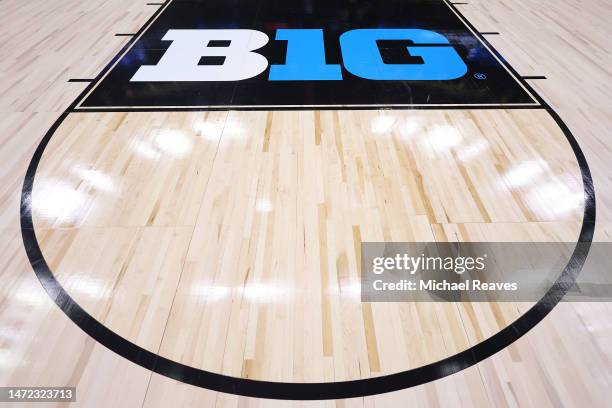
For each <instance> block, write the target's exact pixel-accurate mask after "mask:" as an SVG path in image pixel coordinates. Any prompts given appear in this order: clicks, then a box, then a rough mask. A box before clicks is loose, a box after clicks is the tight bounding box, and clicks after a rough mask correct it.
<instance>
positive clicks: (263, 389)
mask: <svg viewBox="0 0 612 408" xmlns="http://www.w3.org/2000/svg"><path fill="white" fill-rule="evenodd" d="M444 1H445V2H447V4H449V6H450V7H451V8H452V9H453V10H454V11H455V13H456V14H457V15H458V16H459V18H460V19H462V20H463V22H464V23H465V24H466V25H467V26H468V27H470V28H471V29H472V31H474V32H475V34H476V35H477V36H478V37H479V39H480V40H481V41H482V42H483V43H485V44H486V45H487V46H488V47H489V49H490V50H491V52H493V53H494V54H495V55H496V56H497V57H498V58H499V59H500V60H501V61H502V63H503V64H504V65H505V66H506V68H508V69H509V70H510V71H511V72H512V73H513V74H514V75H515V76H516V77H517V78H519V80H520V81H521V82H522V83H523V85H524V86H525V87H526V88H527V89H528V90H529V91H530V92H531V93H532V95H533V96H534V97H535V98H536V99H537V100H538V101H539V102H540V104H541V107H540V108H543V109H545V110H546V111H547V112H548V113H549V114H550V116H551V117H552V119H553V120H554V121H555V122H556V123H557V125H558V126H559V128H560V129H561V131H562V132H563V133H564V135H565V137H566V138H567V141H568V142H569V144H570V147H571V148H572V150H573V152H574V154H575V156H576V160H577V162H578V165H579V167H580V171H581V176H582V183H583V189H584V215H583V220H582V227H581V230H580V234H579V238H578V243H579V245H577V247H576V249H575V250H574V252H573V253H572V257H571V259H570V261H569V263H568V264H567V266H566V267H565V268H564V269H563V271H562V273H561V274H560V276H559V278H558V279H557V281H556V282H555V283H554V284H553V286H552V287H551V289H550V290H549V291H548V292H547V293H546V295H545V296H544V297H543V298H542V299H540V301H539V302H538V303H537V304H535V305H534V306H533V307H532V308H530V309H529V310H528V311H527V312H525V313H524V314H523V315H522V316H520V317H519V318H518V319H517V320H516V321H514V322H513V323H512V324H510V325H509V326H507V327H505V328H504V329H502V330H501V331H499V332H498V333H496V334H495V335H493V336H491V337H489V338H487V339H486V340H484V341H482V342H480V343H478V344H476V345H474V346H472V347H471V348H469V349H467V350H464V351H462V352H460V353H457V354H455V355H452V356H449V357H447V358H445V359H442V360H440V361H437V362H434V363H430V364H427V365H425V366H421V367H418V368H414V369H411V370H407V371H403V372H400V373H396V374H390V375H385V376H379V377H373V378H367V379H360V380H352V381H340V382H326V383H283V382H270V381H259V380H252V379H244V378H237V377H230V376H226V375H222V374H217V373H213V372H209V371H204V370H200V369H197V368H194V367H190V366H187V365H184V364H181V363H177V362H175V361H172V360H169V359H167V358H165V357H162V356H159V355H157V354H155V353H152V352H150V351H148V350H145V349H143V348H142V347H140V346H138V345H136V344H134V343H132V342H130V341H128V340H126V339H124V338H123V337H121V336H119V335H118V334H116V333H114V332H113V331H111V330H110V329H108V328H107V327H105V326H104V325H103V324H102V323H100V322H98V321H97V320H96V319H95V318H93V317H92V316H91V315H89V314H88V313H87V312H86V311H85V310H84V309H83V308H82V307H81V306H79V305H78V304H77V303H76V302H75V301H74V299H72V298H71V297H70V295H69V294H68V293H67V292H66V291H65V290H64V288H63V287H62V286H61V285H60V284H59V282H58V281H57V280H56V278H55V276H54V275H53V272H52V271H51V270H50V269H49V266H48V265H47V263H46V261H45V259H44V257H43V254H42V251H41V249H40V246H39V243H38V241H37V238H36V233H35V231H34V226H33V220H32V212H31V199H32V188H33V185H34V179H35V176H36V170H37V168H38V165H39V162H40V160H41V158H42V155H43V152H44V150H45V148H46V147H47V145H48V143H49V141H50V140H51V137H52V136H53V134H54V133H55V131H56V130H57V128H58V127H59V126H60V125H61V124H62V122H63V121H64V120H65V118H66V117H67V116H68V115H69V114H70V113H71V112H74V107H75V106H76V104H77V102H78V101H79V100H80V99H81V98H82V97H83V95H85V94H86V93H87V92H88V91H89V89H90V88H91V87H92V86H93V85H94V83H93V82H92V83H91V84H89V85H88V86H87V87H86V89H85V90H84V91H83V92H82V93H81V95H79V97H78V98H77V99H76V100H75V101H74V102H73V103H72V104H71V105H70V107H69V108H68V109H66V110H65V111H64V112H63V113H62V115H61V116H60V117H59V118H58V119H57V120H56V121H55V123H54V124H53V126H52V127H51V128H50V129H49V130H48V131H47V133H46V134H45V136H44V137H43V139H42V141H41V142H40V144H39V145H38V147H37V148H36V151H35V152H34V155H33V157H32V160H31V161H30V164H29V166H28V169H27V171H26V175H25V179H24V183H23V188H22V193H21V209H20V221H21V233H22V239H23V243H24V247H25V250H26V253H27V256H28V259H29V261H30V264H31V265H32V268H33V270H34V272H35V273H36V276H37V277H38V279H39V280H40V282H41V284H42V286H43V288H44V289H45V291H46V292H47V294H48V295H49V297H50V298H51V299H52V300H53V301H54V302H55V303H56V304H57V306H58V307H59V308H60V309H61V310H62V311H63V312H64V313H65V314H66V315H67V316H68V317H69V318H70V319H71V320H72V321H73V322H74V323H75V324H76V325H77V326H79V327H80V328H81V329H82V330H83V331H84V332H85V333H87V334H88V335H89V336H91V337H92V338H94V339H95V340H96V341H97V342H99V343H100V344H102V345H104V346H105V347H107V348H108V349H110V350H111V351H113V352H115V353H117V354H119V355H121V356H122V357H124V358H126V359H128V360H130V361H132V362H133V363H135V364H138V365H140V366H141V367H143V368H146V369H148V370H151V371H153V372H156V373H158V374H161V375H164V376H166V377H169V378H172V379H174V380H177V381H182V382H184V383H187V384H191V385H195V386H198V387H202V388H207V389H210V390H214V391H219V392H224V393H230V394H236V395H242V396H249V397H257V398H273V399H287V400H322V399H339V398H353V397H363V396H368V395H375V394H381V393H386V392H392V391H398V390H401V389H405V388H409V387H414V386H417V385H421V384H425V383H427V382H430V381H434V380H437V379H440V378H443V377H446V376H448V375H451V374H454V373H457V372H459V371H461V370H463V369H466V368H468V367H471V366H473V365H474V364H476V363H478V362H480V361H482V360H484V359H486V358H488V357H490V356H492V355H493V354H495V353H497V352H498V351H500V350H502V349H504V348H505V347H507V346H509V345H510V344H512V343H513V342H514V341H516V340H518V339H519V338H520V337H522V336H523V335H524V334H526V333H527V332H528V331H529V330H531V329H532V328H533V327H535V326H536V325H537V324H538V323H539V322H540V321H541V320H542V319H544V317H546V316H547V315H548V313H550V312H551V311H552V309H553V308H554V307H555V306H556V305H557V303H559V302H560V301H561V299H562V298H563V296H564V295H565V294H566V292H567V290H568V289H569V288H570V287H571V285H572V284H573V283H574V282H575V280H576V277H577V275H578V274H579V273H580V270H581V268H582V266H583V264H584V262H585V260H586V257H587V255H588V252H589V249H590V244H591V242H592V239H593V234H594V229H595V218H596V203H595V189H594V185H593V180H592V176H591V172H590V169H589V166H588V164H587V161H586V158H585V156H584V154H583V152H582V150H581V149H580V147H579V145H578V142H577V141H576V139H575V138H574V136H573V135H572V133H571V132H570V130H569V129H568V127H567V126H566V125H565V123H563V121H562V120H561V118H560V117H559V115H558V114H557V113H556V112H555V111H554V110H553V109H552V108H551V107H550V106H549V105H548V104H547V103H546V102H545V101H544V100H543V99H542V98H541V97H540V96H539V95H538V94H537V93H536V92H535V91H534V90H533V89H532V88H531V87H530V86H529V84H528V83H527V82H525V81H524V80H523V79H522V78H521V77H520V76H519V75H518V74H517V73H516V71H514V69H512V67H510V65H509V64H508V63H507V62H506V61H505V59H503V58H502V57H501V56H500V55H499V53H498V52H497V51H496V50H495V49H494V48H493V47H492V46H491V45H490V44H489V43H488V42H487V41H486V40H485V39H484V38H483V37H482V36H481V35H479V34H478V33H477V31H476V30H474V28H473V26H472V25H471V24H470V23H469V22H468V21H467V20H465V18H464V17H463V16H462V15H461V14H460V13H459V11H458V10H457V9H456V7H454V5H452V4H450V3H448V0H444ZM164 8H165V7H160V9H158V10H157V12H156V13H155V14H154V15H153V16H152V17H151V19H149V21H148V22H147V24H145V25H144V26H143V27H142V28H141V29H140V30H139V33H140V32H142V31H143V30H144V29H145V28H146V27H147V26H148V25H149V23H150V22H151V21H152V20H153V19H154V18H156V17H157V15H158V14H159V13H161V12H162V11H163V9H164ZM134 38H136V37H134ZM129 45H130V43H128V44H126V45H125V46H124V48H123V50H124V49H125V48H126V47H128V46H129ZM123 50H122V51H121V52H120V53H119V54H117V56H116V57H115V58H113V61H111V63H109V66H110V65H111V64H112V63H113V62H114V61H115V60H116V59H117V58H118V57H119V56H120V55H121V54H122V52H123ZM104 72H105V70H103V71H102V72H101V73H100V74H99V75H98V77H97V78H96V80H98V79H99V78H100V77H101V75H103V74H104ZM536 108H537V107H536ZM440 109H444V108H443V107H442V108H440ZM466 109H473V108H472V107H466ZM502 109H511V108H508V107H506V108H502Z"/></svg>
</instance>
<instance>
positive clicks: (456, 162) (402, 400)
mask: <svg viewBox="0 0 612 408" xmlns="http://www.w3.org/2000/svg"><path fill="white" fill-rule="evenodd" d="M588 5H589V7H578V6H576V5H574V4H573V3H570V2H567V1H563V2H560V3H559V2H535V1H533V0H520V1H514V2H512V3H511V4H508V3H504V2H500V1H497V0H496V1H492V2H491V1H489V2H483V1H482V0H480V1H479V0H477V1H472V2H470V3H469V4H467V5H461V6H458V7H461V11H462V12H464V13H465V15H466V16H467V17H468V18H469V19H470V21H472V23H473V24H474V25H475V26H476V27H477V28H478V29H480V30H481V31H488V30H491V31H499V32H501V33H502V35H501V36H499V37H495V38H491V39H490V41H491V42H492V43H493V45H495V46H496V47H497V49H498V50H499V51H500V52H501V53H502V55H504V56H505V57H506V58H507V59H508V60H509V62H510V63H511V64H512V65H513V66H514V67H515V68H516V69H517V71H518V72H519V73H520V74H522V75H546V77H547V79H546V80H531V83H532V84H533V86H534V87H535V88H536V90H538V92H539V93H540V94H541V96H543V97H544V98H545V99H546V100H547V102H548V103H550V104H551V106H553V107H554V108H555V109H556V110H557V112H558V113H559V115H560V116H561V117H562V118H563V120H564V121H565V122H566V123H567V125H568V126H569V128H570V129H571V131H572V133H573V134H574V136H575V137H576V139H577V140H578V142H579V144H580V146H581V148H582V150H583V151H584V152H585V155H586V158H587V161H588V163H589V166H590V168H591V171H592V173H593V179H594V183H595V188H596V192H597V200H598V201H597V226H596V230H595V237H596V240H598V241H609V240H610V233H611V229H610V221H611V220H612V216H611V214H610V209H611V203H610V200H609V198H608V194H607V193H608V192H609V191H612V185H610V178H609V175H610V164H609V163H610V157H612V152H611V151H610V147H609V145H610V141H609V136H608V133H609V132H608V129H609V128H610V126H609V125H610V124H611V122H612V103H611V102H610V100H609V98H608V97H607V95H609V94H610V92H611V91H612V90H610V89H609V88H610V84H611V83H612V81H610V78H611V76H612V73H611V72H610V68H609V67H610V66H611V65H610V63H611V62H612V60H611V57H610V53H609V52H607V51H606V49H607V45H608V43H609V38H610V34H612V33H611V31H612V29H610V28H609V25H608V24H606V21H609V17H611V16H612V10H611V7H610V5H609V4H608V3H607V2H605V1H596V0H592V1H589V2H588ZM3 6H4V7H3V9H4V11H5V12H4V13H2V15H0V26H1V27H2V30H0V56H1V57H2V58H0V69H1V70H2V73H3V75H2V77H1V79H0V110H1V111H2V114H3V119H2V121H0V130H2V132H0V159H1V161H2V163H3V165H2V167H1V169H0V179H1V180H2V183H1V184H0V242H2V243H4V244H5V245H3V246H2V247H1V248H0V276H1V277H2V278H3V283H4V284H3V285H2V286H1V287H0V367H1V369H0V385H22V386H23V385H27V386H35V385H62V386H63V385H74V386H76V387H77V402H76V403H74V404H72V406H75V405H77V406H138V405H140V406H145V407H153V406H169V405H177V406H183V405H184V406H219V407H226V406H227V407H257V406H266V407H267V406H337V407H353V406H354V407H383V406H384V407H387V406H389V407H395V406H406V405H407V403H408V404H411V405H418V406H421V405H422V406H537V407H544V406H560V405H567V406H606V405H607V404H608V395H609V393H610V391H611V390H612V386H611V384H612V363H611V361H610V359H611V358H612V351H611V350H610V348H609V346H608V343H609V340H610V338H611V337H612V323H611V322H612V319H610V318H609V316H610V312H611V311H612V309H611V306H610V304H609V303H561V304H559V305H558V306H557V307H556V308H555V309H554V310H553V312H552V313H551V314H550V315H549V316H548V317H547V318H545V319H544V320H543V321H542V322H541V323H540V324H538V325H537V326H536V327H535V328H534V329H532V330H531V331H530V332H529V333H527V334H526V335H525V336H524V337H522V338H521V339H519V340H517V341H516V342H514V343H513V344H512V345H510V346H509V347H507V348H505V349H504V350H502V351H500V352H498V353H497V354H495V355H494V356H492V357H490V358H488V359H486V360H484V361H482V362H480V363H479V364H477V365H475V366H472V367H469V368H467V369H465V370H463V371H460V372H459V373H457V374H454V375H452V376H449V377H445V378H442V379H440V380H437V381H435V382H430V383H427V384H425V385H422V386H418V387H413V388H409V389H405V390H401V391H396V392H392V393H388V394H381V395H375V396H370V397H363V398H354V399H346V400H327V401H281V400H266V399H257V398H250V397H240V396H236V395H231V394H224V393H218V392H215V391H210V390H206V389H202V388H198V387H195V386H191V385H188V384H185V383H182V382H178V381H176V380H172V379H169V378H167V377H164V376H162V375H159V374H156V373H153V372H151V371H149V370H146V369H145V368H142V367H140V366H138V365H136V364H134V363H132V362H130V361H128V360H126V359H124V358H123V357H121V356H119V355H117V354H115V353H114V352H112V351H110V350H108V349H107V348H105V347H104V346H102V345H100V344H99V343H98V342H96V341H95V340H94V339H92V338H91V337H89V336H87V335H86V334H85V333H83V332H82V331H81V330H80V329H79V328H78V327H77V326H76V325H75V324H74V323H73V322H72V321H70V320H69V319H68V318H67V317H66V315H65V314H64V313H63V312H62V311H61V310H60V309H59V308H58V307H57V306H56V305H55V304H54V303H53V301H52V300H51V299H50V298H49V296H48V295H47V293H45V291H44V290H43V288H42V287H41V285H40V283H39V281H38V280H37V278H36V275H35V274H34V272H33V271H32V266H31V265H30V263H29V262H28V259H27V257H26V254H25V251H24V249H23V243H22V240H21V231H20V225H19V221H20V219H19V200H20V193H21V185H22V181H23V176H24V174H25V171H26V168H27V166H28V163H29V161H30V158H31V157H32V154H33V152H34V149H35V148H36V146H37V145H38V142H39V141H40V140H41V139H42V137H43V136H44V134H45V132H46V131H47V130H48V129H49V128H50V127H51V125H52V124H53V122H54V121H55V120H56V119H57V117H59V116H60V114H61V113H62V111H63V110H64V109H65V108H66V107H67V106H68V105H69V104H70V103H71V102H72V101H73V100H74V99H75V98H76V96H77V95H78V94H79V93H80V92H81V91H82V89H83V88H84V86H85V84H83V83H68V82H67V80H68V79H69V78H92V77H94V76H95V75H96V74H97V72H99V71H100V70H101V69H102V67H103V66H104V65H106V63H107V62H108V61H109V60H110V59H111V58H112V57H113V56H114V55H115V54H117V52H118V51H119V49H120V48H121V46H122V45H123V43H124V42H125V41H126V39H125V38H121V37H114V36H113V34H114V33H116V32H135V31H136V30H137V29H138V28H139V27H140V26H141V25H142V24H144V22H145V21H146V20H147V19H148V18H149V16H150V15H151V14H152V13H153V12H154V11H155V9H156V6H151V5H146V4H145V3H144V2H143V3H134V2H125V1H116V0H91V1H89V2H79V1H62V2H55V1H54V2H42V1H32V2H19V1H13V0H9V1H6V2H4V3H3ZM583 21H588V22H589V24H584V23H583ZM570 22H575V24H571V23H570ZM59 27H61V29H60V28H59ZM534 39H535V40H534ZM582 188H583V186H582V180H581V173H580V169H579V166H578V164H577V162H576V158H575V155H574V153H573V151H572V149H571V148H570V146H569V144H568V142H567V140H566V138H565V136H564V135H563V132H562V131H561V130H560V129H559V127H558V126H557V124H556V123H555V121H554V120H553V119H552V118H551V117H550V115H549V114H548V113H547V112H546V111H544V110H541V109H534V110H527V109H522V110H474V111H468V110H446V111H435V110H432V111H427V110H401V111H400V110H396V111H319V112H315V111H294V112H268V111H259V112H236V111H230V112H163V113H159V112H158V113H152V112H130V113H127V112H108V113H70V114H69V115H68V117H67V119H66V120H65V121H64V122H63V123H62V124H61V125H60V127H59V128H58V130H57V131H56V132H55V134H54V135H53V137H52V139H51V141H50V143H49V145H48V146H47V148H46V149H45V152H44V155H43V157H42V159H41V161H40V164H39V168H38V171H37V175H36V181H35V185H34V188H33V195H32V197H31V205H32V211H33V221H34V228H35V233H36V235H37V237H38V241H39V244H40V248H41V251H42V253H43V255H44V257H45V259H46V260H47V263H48V264H49V267H50V269H51V270H52V271H53V272H54V274H55V275H56V277H57V279H58V281H59V282H60V284H61V285H62V286H63V287H64V288H65V289H66V291H67V292H68V293H69V294H70V295H71V296H72V297H73V299H74V300H75V301H76V302H77V303H78V304H79V305H81V306H82V307H83V308H84V309H85V310H86V311H87V312H88V313H89V314H91V315H92V316H93V317H94V318H95V319H97V320H98V321H100V322H101V323H103V324H104V325H106V326H107V327H109V328H110V329H111V330H112V331H114V332H116V333H117V334H119V335H120V336H122V337H123V338H125V339H127V340H129V341H131V342H133V343H135V344H137V345H138V346H140V347H142V348H144V349H146V350H149V351H152V352H154V353H158V354H160V355H161V356H163V357H166V358H169V359H172V360H174V361H178V362H181V363H183V364H186V365H190V366H193V367H196V368H200V369H204V370H208V371H212V372H217V373H222V374H226V375H231V376H235V377H242V378H250V379H258V380H268V381H285V382H329V381H342V380H351V379H362V378H371V377H377V376H380V375H384V374H390V373H395V372H399V371H403V370H407V369H411V368H415V367H419V366H422V365H424V364H428V363H432V362H435V361H438V360H440V359H442V358H444V357H446V356H449V355H451V354H455V353H457V352H460V351H463V350H465V349H467V348H468V347H470V346H472V345H474V344H476V343H478V342H480V341H482V340H483V339H485V338H487V337H489V336H491V335H493V334H494V333H496V332H497V331H499V330H500V329H502V328H503V327H506V326H507V325H508V324H509V323H510V322H512V321H513V320H514V319H516V318H517V317H518V316H519V315H520V314H522V313H523V312H525V311H526V310H527V309H528V308H529V306H530V305H529V304H526V303H525V304H511V303H499V304H487V303H482V304H469V303H465V304H462V303H457V304H455V303H423V304H413V303H372V304H367V303H361V302H360V297H359V286H358V285H359V281H358V266H357V265H358V253H359V248H358V247H359V245H358V244H359V242H362V241H377V240H384V241H402V240H406V241H414V240H416V241H419V240H422V241H428V240H431V241H455V240H459V241H486V240H497V241H533V242H538V241H564V240H566V241H575V240H576V237H577V236H578V233H579V230H580V227H581V223H582V214H583V206H584V196H583V190H582ZM36 406H38V405H36Z"/></svg>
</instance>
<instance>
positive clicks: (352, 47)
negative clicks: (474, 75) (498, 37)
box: [131, 28, 467, 82]
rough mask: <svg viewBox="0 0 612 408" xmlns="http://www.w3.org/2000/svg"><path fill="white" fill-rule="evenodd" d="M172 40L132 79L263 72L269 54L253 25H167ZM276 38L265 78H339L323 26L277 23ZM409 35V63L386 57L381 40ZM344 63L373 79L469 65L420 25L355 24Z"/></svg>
mask: <svg viewBox="0 0 612 408" xmlns="http://www.w3.org/2000/svg"><path fill="white" fill-rule="evenodd" d="M162 40H164V41H171V44H170V46H169V47H168V49H167V50H166V52H165V53H164V54H163V56H162V57H161V58H160V60H159V62H158V63H157V65H143V66H141V67H140V68H139V69H138V71H136V73H135V74H134V76H133V77H132V79H131V81H133V82H166V81H167V82H173V81H191V82H200V81H240V80H244V79H249V78H253V77H255V76H257V75H260V74H262V73H263V72H264V71H266V69H267V68H268V60H267V59H266V57H264V56H263V55H261V54H259V53H257V52H256V51H257V50H259V49H260V48H262V47H263V46H265V45H266V44H267V43H268V42H269V38H268V36H267V35H266V34H264V33H262V32H260V31H256V30H246V29H245V30H243V29H228V30H225V29H221V30H168V32H167V33H166V34H165V35H164V37H163V38H162ZM275 40H276V41H286V42H287V54H286V59H285V64H283V65H271V66H270V70H269V74H268V80H269V81H340V80H342V76H343V73H342V69H341V67H340V65H338V64H327V63H326V60H325V44H324V40H323V30H322V29H278V30H277V31H276V38H275ZM390 40H402V41H409V42H410V44H411V45H410V46H407V47H406V51H407V53H408V55H409V56H410V57H411V58H412V59H413V60H414V59H415V60H416V62H415V61H411V63H401V64H390V63H385V61H384V60H383V58H382V56H381V52H380V49H379V46H378V43H379V41H390ZM339 42H340V50H341V52H342V62H343V64H344V67H345V69H346V70H347V71H348V72H350V73H351V74H352V75H355V76H356V77H360V78H364V79H368V80H374V81H377V80H378V81H381V80H385V81H405V80H413V81H419V80H429V81H431V80H452V79H456V78H460V77H462V76H463V75H465V73H466V72H467V66H466V65H465V63H464V62H463V60H462V59H461V57H460V56H459V54H458V53H457V51H456V50H455V49H454V47H453V46H452V45H451V44H450V43H449V42H448V39H446V37H444V36H443V35H441V34H439V33H436V32H433V31H429V30H422V29H388V28H384V29H357V30H351V31H347V32H345V33H343V34H342V35H340V38H339Z"/></svg>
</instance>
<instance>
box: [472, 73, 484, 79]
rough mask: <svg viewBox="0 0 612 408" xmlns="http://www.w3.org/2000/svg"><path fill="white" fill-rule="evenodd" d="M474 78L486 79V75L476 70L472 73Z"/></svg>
mask: <svg viewBox="0 0 612 408" xmlns="http://www.w3.org/2000/svg"><path fill="white" fill-rule="evenodd" d="M474 78H476V79H487V76H486V75H485V74H483V73H481V72H477V73H475V74H474Z"/></svg>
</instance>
